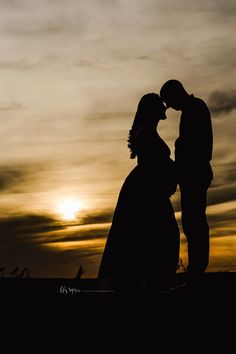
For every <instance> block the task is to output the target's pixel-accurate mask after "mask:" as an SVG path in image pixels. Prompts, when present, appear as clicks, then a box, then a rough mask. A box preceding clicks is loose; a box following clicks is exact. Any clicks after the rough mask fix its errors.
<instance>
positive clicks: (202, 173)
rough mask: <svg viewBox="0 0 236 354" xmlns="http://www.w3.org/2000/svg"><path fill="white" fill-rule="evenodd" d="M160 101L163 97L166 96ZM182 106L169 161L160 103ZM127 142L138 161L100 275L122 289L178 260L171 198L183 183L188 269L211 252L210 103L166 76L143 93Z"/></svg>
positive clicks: (146, 281) (147, 284) (162, 280)
mask: <svg viewBox="0 0 236 354" xmlns="http://www.w3.org/2000/svg"><path fill="white" fill-rule="evenodd" d="M163 102H164V103H165V104H164V103H163ZM168 107H172V108H174V109H175V110H178V111H182V114H181V120H180V131H179V138H178V139H177V140H176V143H175V162H174V161H173V160H172V159H171V158H170V149H169V148H168V146H167V145H166V143H165V142H164V141H163V140H162V139H161V137H160V136H159V134H158V133H157V130H156V129H157V125H158V122H159V121H160V120H162V119H166V109H167V108H168ZM128 147H129V148H130V150H131V158H136V157H137V166H136V167H135V168H134V169H133V170H132V171H131V172H130V174H129V175H128V177H127V178H126V180H125V182H124V184H123V186H122V188H121V191H120V194H119V198H118V202H117V205H116V208H115V211H114V215H113V220H112V225H111V228H110V231H109V234H108V238H107V242H106V246H105V250H104V253H103V257H102V261H101V265H100V269H99V274H98V277H99V278H100V279H101V280H103V281H104V282H105V284H106V286H108V287H110V288H113V289H118V290H121V291H127V292H129V291H131V292H132V291H134V292H139V291H148V290H152V289H160V288H163V287H165V286H168V284H170V282H171V281H172V279H173V277H174V275H175V273H176V270H177V266H178V261H179V242H180V234H179V228H178V225H177V222H176V219H175V214H174V210H173V207H172V204H171V201H170V197H171V195H173V194H174V193H175V191H176V188H177V184H179V186H180V191H181V208H182V225H183V230H184V233H185V235H186V237H187V241H188V273H189V275H190V277H193V278H194V277H195V276H196V277H197V276H199V275H201V274H202V273H204V272H205V270H206V268H207V265H208V258H209V227H208V224H207V220H206V214H205V211H206V197H207V190H208V188H209V186H210V184H211V181H212V178H213V174H212V170H211V166H210V160H211V157H212V127H211V118H210V113H209V110H208V108H207V106H206V104H205V103H204V102H203V101H202V100H201V99H199V98H196V97H194V96H193V95H189V94H188V93H187V92H186V90H185V89H184V87H183V85H182V84H181V83H180V82H179V81H177V80H169V81H167V82H166V83H165V84H164V85H163V86H162V88H161V91H160V96H159V95H157V94H155V93H149V94H146V95H144V96H143V97H142V98H141V100H140V102H139V104H138V108H137V112H136V114H135V118H134V122H133V125H132V128H131V130H130V134H129V139H128Z"/></svg>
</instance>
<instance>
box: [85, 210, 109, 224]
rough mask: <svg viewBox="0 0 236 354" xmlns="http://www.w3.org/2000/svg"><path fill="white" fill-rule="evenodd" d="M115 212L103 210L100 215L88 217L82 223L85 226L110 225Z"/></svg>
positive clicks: (95, 214) (94, 214)
mask: <svg viewBox="0 0 236 354" xmlns="http://www.w3.org/2000/svg"><path fill="white" fill-rule="evenodd" d="M113 212H114V211H113V210H110V209H109V210H103V211H101V212H99V213H91V214H88V215H86V216H85V217H84V218H83V220H82V223H83V224H85V225H86V224H101V223H109V222H111V220H112V216H113Z"/></svg>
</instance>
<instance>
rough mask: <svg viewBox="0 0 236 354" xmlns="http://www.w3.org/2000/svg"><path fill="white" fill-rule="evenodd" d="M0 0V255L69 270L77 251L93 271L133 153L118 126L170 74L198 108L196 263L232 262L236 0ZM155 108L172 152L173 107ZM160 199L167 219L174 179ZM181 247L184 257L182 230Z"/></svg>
mask: <svg viewBox="0 0 236 354" xmlns="http://www.w3.org/2000/svg"><path fill="white" fill-rule="evenodd" d="M0 6H1V12H0V32H1V35H0V48H1V56H0V73H1V76H0V77H1V85H0V121H1V129H0V145H1V148H0V154H1V156H0V266H5V267H6V272H7V273H9V272H10V270H12V269H13V268H14V267H15V266H19V267H29V268H30V271H31V273H32V275H33V276H49V277H51V276H66V277H71V276H74V275H75V274H76V272H77V269H78V267H79V265H80V264H82V266H83V268H84V269H85V272H86V273H85V276H87V277H93V276H96V275H97V271H98V266H99V262H100V259H101V254H102V251H103V248H104V243H105V239H106V236H107V232H108V229H109V226H110V222H111V218H112V213H113V210H114V207H115V204H116V200H117V196H118V193H119V190H120V187H121V185H122V183H123V181H124V178H125V177H126V175H127V174H128V173H129V172H130V170H131V169H132V168H133V167H134V166H135V163H136V161H134V160H130V159H129V150H128V148H127V146H126V140H127V135H128V131H129V129H130V126H131V124H132V120H133V117H134V113H135V111H136V107H137V103H138V101H139V99H140V98H141V96H142V95H143V94H145V93H147V92H153V91H154V92H159V89H160V87H161V85H162V84H163V83H164V82H165V81H167V80H168V79H171V78H175V79H178V80H180V81H181V82H182V83H183V84H184V86H185V88H186V89H187V91H188V92H189V93H194V94H195V95H196V96H198V97H201V98H202V99H204V100H205V101H206V103H207V104H208V106H209V108H210V110H211V113H212V121H213V129H214V157H213V161H212V166H213V169H214V175H215V179H214V183H213V184H212V186H211V188H210V190H209V198H208V219H209V223H210V227H211V259H210V265H209V268H208V270H209V271H217V270H220V271H221V270H233V271H236V218H235V217H236V162H235V161H236V140H235V135H236V120H235V108H236V86H235V81H236V59H235V58H236V41H235V30H236V2H235V1H234V0H204V1H197V0H188V1H187V0H178V1H176V0H136V1H135V0H112V1H108V0H40V1H37V0H6V1H4V0H0ZM167 113H168V120H166V121H164V122H162V123H161V125H160V127H159V133H160V135H161V136H162V137H163V138H164V139H165V141H166V142H167V143H168V145H169V147H170V148H171V150H172V153H173V152H174V150H173V147H174V141H175V139H176V138H177V136H178V124H179V114H178V113H177V112H175V111H172V110H168V112H167ZM172 156H173V155H172ZM172 202H173V205H174V207H175V211H176V217H177V219H178V221H179V222H180V206H179V192H177V193H176V194H175V195H174V196H173V197H172ZM180 227H181V225H180ZM144 241H145V236H144ZM181 257H182V258H183V260H184V262H185V263H186V242H185V239H184V237H182V244H181Z"/></svg>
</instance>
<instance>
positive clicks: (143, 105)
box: [128, 93, 166, 159]
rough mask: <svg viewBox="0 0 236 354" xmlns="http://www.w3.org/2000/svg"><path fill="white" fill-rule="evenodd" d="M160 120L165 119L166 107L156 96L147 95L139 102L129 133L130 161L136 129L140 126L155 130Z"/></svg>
mask: <svg viewBox="0 0 236 354" xmlns="http://www.w3.org/2000/svg"><path fill="white" fill-rule="evenodd" d="M161 119H166V106H165V105H164V103H163V102H162V100H161V98H160V96H159V95H158V94H156V93H147V94H146V95H144V96H143V97H142V98H141V100H140V101H139V104H138V108H137V112H136V114H135V117H134V122H133V125H132V128H131V130H130V131H129V138H128V147H129V149H130V150H131V155H130V158H131V159H133V158H135V156H136V151H135V141H134V140H135V139H134V137H135V133H136V131H137V129H138V128H140V127H141V126H146V127H150V128H156V126H157V124H158V122H159V120H161Z"/></svg>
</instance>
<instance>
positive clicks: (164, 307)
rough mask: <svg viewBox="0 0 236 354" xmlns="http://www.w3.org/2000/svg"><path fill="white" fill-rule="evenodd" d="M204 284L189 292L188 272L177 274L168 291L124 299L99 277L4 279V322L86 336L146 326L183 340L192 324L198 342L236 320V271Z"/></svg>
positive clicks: (209, 276) (0, 292)
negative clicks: (78, 330)
mask: <svg viewBox="0 0 236 354" xmlns="http://www.w3.org/2000/svg"><path fill="white" fill-rule="evenodd" d="M203 280H204V281H203V283H201V284H200V285H197V286H194V287H189V286H187V285H186V273H178V274H176V280H175V283H173V286H172V288H170V289H167V290H165V291H162V292H160V293H158V292H153V293H150V292H147V293H144V294H140V295H134V294H133V295H126V296H125V295H120V294H117V293H115V292H107V291H106V289H101V287H100V288H99V286H98V281H97V279H95V278H94V279H89V278H87V279H86V278H82V279H78V280H76V279H69V278H65V279H63V278H45V279H40V278H22V279H20V278H1V279H0V304H1V309H2V312H1V313H2V315H4V319H2V321H4V323H6V321H8V322H10V325H11V326H12V325H13V323H14V326H15V325H16V324H17V326H18V328H21V323H22V321H27V323H28V326H29V327H31V326H33V327H32V328H34V324H35V323H41V322H43V323H44V325H48V326H50V327H52V328H53V327H54V326H55V324H56V325H58V326H59V327H60V326H64V327H65V328H67V327H68V326H72V327H73V328H74V329H76V328H81V326H82V328H83V329H85V330H86V332H88V333H89V332H90V330H91V328H93V329H95V330H96V332H97V331H99V330H103V327H102V326H101V323H102V322H103V323H104V322H105V326H106V328H107V330H111V331H113V326H116V327H119V328H120V329H119V331H120V330H122V331H124V328H126V333H129V328H133V327H136V328H137V330H140V331H141V330H145V327H146V326H148V328H149V327H150V328H151V329H152V330H155V331H156V333H160V328H162V330H163V331H165V332H166V333H168V331H170V330H172V332H174V333H175V332H176V331H177V332H178V333H181V335H182V334H183V333H185V332H186V331H189V332H190V333H191V332H192V326H193V325H194V326H195V327H197V328H198V329H197V332H196V333H195V334H196V335H198V336H200V337H201V336H202V335H203V334H204V335H205V336H208V333H209V330H210V329H212V328H213V327H214V328H215V330H216V331H217V330H221V331H222V329H225V328H227V331H228V328H229V329H230V328H231V327H232V326H231V323H234V322H235V318H236V317H235V316H236V272H222V273H221V272H219V273H205V274H204V279H203ZM65 318H66V320H65ZM141 319H142V320H141ZM52 323H53V324H52ZM120 323H122V328H121V327H120ZM157 328H158V329H157ZM78 335H79V334H78ZM155 335H156V334H155ZM200 337H199V338H200Z"/></svg>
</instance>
